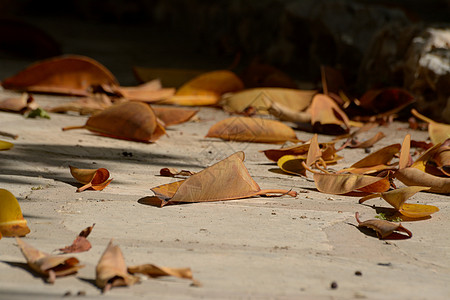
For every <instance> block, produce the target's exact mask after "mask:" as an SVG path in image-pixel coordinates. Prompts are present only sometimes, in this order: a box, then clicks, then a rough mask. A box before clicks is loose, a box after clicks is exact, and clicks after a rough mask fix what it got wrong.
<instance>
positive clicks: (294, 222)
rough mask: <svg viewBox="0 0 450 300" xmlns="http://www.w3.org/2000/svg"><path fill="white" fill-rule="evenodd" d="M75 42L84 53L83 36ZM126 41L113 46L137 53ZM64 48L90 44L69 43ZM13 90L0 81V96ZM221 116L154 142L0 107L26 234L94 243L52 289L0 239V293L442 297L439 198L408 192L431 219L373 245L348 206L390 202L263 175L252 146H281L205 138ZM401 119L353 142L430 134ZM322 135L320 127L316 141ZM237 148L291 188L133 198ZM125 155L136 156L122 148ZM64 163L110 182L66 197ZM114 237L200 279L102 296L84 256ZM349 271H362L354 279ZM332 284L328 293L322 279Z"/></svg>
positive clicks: (445, 204) (6, 71)
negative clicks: (82, 236) (199, 199)
mask: <svg viewBox="0 0 450 300" xmlns="http://www.w3.org/2000/svg"><path fill="white" fill-rule="evenodd" d="M73 32H75V31H73ZM61 36H62V35H61ZM70 38H73V37H72V36H71V35H68V36H67V37H66V39H70ZM92 42H98V41H94V39H92ZM85 45H86V47H92V49H94V46H92V45H91V44H90V43H85ZM127 47H129V48H127ZM127 47H122V48H120V47H119V48H117V49H115V51H118V52H120V51H121V50H123V51H124V53H125V52H126V51H134V50H133V49H134V48H133V49H132V48H131V47H130V46H129V45H127ZM160 48H161V49H162V48H163V47H161V46H160ZM79 49H81V48H79ZM92 49H91V53H93V55H92V56H94V57H96V58H97V57H103V56H104V57H105V60H104V62H105V61H106V62H111V63H112V62H113V61H114V59H113V56H112V55H108V54H105V53H94V52H93V51H92ZM66 50H68V51H67V52H71V53H80V54H87V53H86V52H83V51H81V50H80V51H76V50H77V49H76V48H75V49H74V48H68V49H66ZM88 52H89V51H88ZM104 54H105V55H104ZM142 55H144V54H143V53H142ZM180 60H182V58H180ZM118 62H120V63H123V64H126V65H127V68H128V67H129V65H130V64H132V63H134V62H131V61H127V59H122V60H120V59H119V60H117V61H116V65H114V66H111V69H113V72H114V73H115V74H117V73H120V70H119V68H116V67H117V63H118ZM1 63H2V66H3V68H2V78H4V77H5V76H7V75H8V76H9V75H12V73H14V72H16V71H18V70H19V69H20V68H22V67H23V66H24V65H21V62H17V61H16V62H14V61H10V60H2V61H1ZM106 65H107V66H108V67H110V65H109V64H108V63H106ZM116 70H117V71H116ZM119 77H120V76H119ZM130 81H131V80H130ZM122 82H123V81H122ZM125 82H127V81H126V80H125ZM13 94H14V95H16V94H15V93H12V92H9V91H0V98H1V99H3V98H5V97H7V96H11V95H13ZM36 100H37V102H38V103H39V104H41V106H43V107H47V106H53V105H56V104H59V103H61V102H65V101H70V100H72V99H71V98H70V97H58V96H39V95H38V96H36ZM226 117H227V114H226V113H224V112H222V111H220V110H217V109H213V108H202V109H201V110H200V112H199V118H200V121H198V122H189V123H186V124H181V125H177V126H174V127H172V128H171V129H170V130H168V135H167V136H164V137H162V138H161V139H160V140H158V141H157V142H156V143H154V144H142V143H136V142H130V141H121V140H115V139H110V138H106V137H100V136H97V135H94V134H91V133H90V132H88V131H84V130H80V131H68V132H63V131H61V128H62V127H64V126H71V125H83V124H84V123H85V121H86V119H87V117H83V116H77V115H70V114H68V115H60V114H51V120H45V119H25V118H24V117H23V116H21V115H17V114H11V113H4V112H0V130H2V131H9V132H12V133H15V134H18V135H19V138H18V139H17V140H15V141H13V142H14V143H15V147H14V148H13V149H12V150H9V151H4V152H1V153H0V187H1V188H6V189H8V190H10V191H11V192H12V193H13V194H14V195H15V196H16V197H17V199H18V200H19V203H20V205H21V207H22V211H23V214H24V216H25V218H26V219H27V220H28V224H29V227H30V228H31V233H30V234H29V235H28V236H27V237H26V238H25V240H26V241H27V242H28V243H30V244H31V245H33V246H35V247H37V248H38V249H40V250H42V251H45V252H54V253H56V251H55V249H58V248H61V247H63V246H66V245H69V244H70V243H71V242H72V241H73V239H74V238H75V236H76V235H77V234H78V233H79V232H80V231H81V230H82V229H84V228H85V227H87V226H90V225H92V224H93V223H96V225H95V228H94V230H93V231H92V233H91V235H90V236H89V240H90V241H91V243H92V245H93V247H92V249H91V250H90V251H88V252H85V253H80V254H77V255H76V257H78V258H79V259H80V261H81V262H82V263H83V264H85V265H86V266H85V268H83V269H81V270H80V271H79V273H78V274H77V275H76V276H69V277H65V278H60V279H57V281H56V283H55V284H53V285H49V284H46V283H44V282H43V280H42V279H41V278H39V277H36V276H34V275H33V274H32V273H30V272H29V271H28V270H26V267H24V263H25V259H24V258H23V256H22V254H21V253H20V251H19V249H18V248H17V247H16V245H15V240H14V239H11V238H3V239H2V240H0V299H29V298H33V299H54V298H62V297H63V295H64V294H65V293H66V292H70V293H71V295H72V296H71V297H76V296H75V295H76V294H77V293H78V292H79V291H84V292H85V293H86V296H85V297H84V298H100V297H104V298H108V299H109V298H111V299H125V298H126V299H132V298H147V299H191V298H204V299H260V298H261V299H299V298H303V299H364V298H367V299H448V295H450V286H449V284H448V283H449V282H450V242H449V240H448V236H449V235H450V228H449V226H448V224H449V218H450V203H449V199H448V196H445V195H437V194H429V193H420V194H417V195H415V196H414V197H413V198H412V199H411V200H410V201H412V202H414V203H415V202H418V203H422V204H432V205H435V206H437V207H439V208H440V211H439V212H438V213H436V214H435V215H433V217H432V218H431V219H428V220H423V221H416V222H403V224H404V226H405V227H407V228H408V229H410V230H411V231H412V232H413V234H414V236H413V238H411V239H407V240H390V241H381V240H379V239H378V238H376V237H374V236H373V235H370V234H366V233H365V232H360V230H358V229H357V228H356V227H355V224H356V221H355V218H354V214H355V212H356V211H358V212H360V214H361V218H362V219H363V220H365V219H369V218H373V217H374V216H375V215H376V214H377V211H376V210H375V209H373V208H372V206H371V205H372V203H373V204H375V205H376V206H377V207H387V204H386V203H385V202H383V201H382V200H380V199H378V200H376V199H374V200H372V201H371V202H370V204H369V205H368V206H366V205H359V204H358V203H357V202H358V198H355V197H346V196H334V195H327V194H323V193H319V192H318V191H317V190H316V189H315V186H314V182H312V180H311V178H302V177H297V176H289V175H284V174H279V173H276V172H273V170H272V169H276V165H274V164H271V163H269V161H268V160H267V159H266V158H265V156H264V155H263V154H262V153H260V152H259V150H264V149H268V148H272V147H278V146H273V145H268V144H249V143H234V142H223V141H221V140H216V139H206V138H204V136H205V134H206V133H207V131H208V129H209V127H210V126H211V125H212V124H214V123H215V122H216V121H218V120H222V119H224V118H226ZM407 127H408V126H407V124H404V123H397V122H395V123H393V124H390V125H389V127H380V128H375V129H372V130H371V131H370V132H368V133H366V134H364V135H362V136H361V137H360V138H361V139H365V138H368V137H370V136H372V135H373V134H374V133H375V132H376V131H378V130H380V131H383V132H384V133H385V134H386V136H387V137H386V138H384V139H383V140H381V141H380V142H378V143H377V144H376V145H375V147H374V148H373V150H372V151H374V150H377V149H380V148H381V147H384V146H386V145H389V144H392V143H401V142H402V140H403V137H404V136H405V134H406V133H408V132H409V133H411V135H412V138H413V139H416V140H425V139H426V138H427V136H428V134H427V133H426V132H421V131H412V130H409V129H407ZM297 135H298V137H299V138H300V139H303V140H307V139H309V138H311V136H312V134H310V133H306V132H302V131H297ZM331 139H332V137H329V136H323V135H321V136H319V141H320V142H322V141H328V140H331ZM238 150H243V151H244V152H245V154H246V161H245V164H246V166H247V168H248V169H249V172H250V174H251V175H252V177H253V178H254V179H255V181H256V182H257V183H258V184H259V185H260V186H261V188H283V189H293V190H295V191H297V192H299V195H298V196H297V197H296V198H291V197H289V196H284V197H281V198H262V197H261V198H251V199H242V200H234V201H225V202H215V203H196V204H190V205H174V206H167V207H164V208H156V207H151V206H147V205H143V204H140V203H139V202H138V200H139V199H141V198H143V197H145V196H150V195H152V192H151V191H150V188H152V187H155V186H157V185H160V184H165V183H169V182H172V181H173V180H174V179H171V178H167V177H160V176H158V174H159V170H160V169H161V168H163V167H176V168H178V169H188V170H192V171H199V170H201V169H203V168H205V167H206V166H208V165H211V164H213V163H215V162H217V161H219V160H220V159H222V158H224V157H226V156H228V155H230V154H232V153H233V152H235V151H238ZM123 152H131V153H132V154H133V156H131V157H129V156H127V157H125V156H124V155H123ZM342 155H343V156H344V159H343V160H341V161H340V162H339V164H338V165H335V166H332V168H333V169H336V170H338V169H341V168H343V167H347V166H350V165H351V164H353V163H354V162H356V161H357V160H359V159H360V158H362V157H364V156H365V155H367V154H366V153H364V150H362V149H346V150H343V151H342ZM69 165H74V166H77V167H80V168H99V167H104V168H107V169H108V170H110V172H111V174H112V177H113V178H114V180H113V181H112V183H111V184H110V185H109V186H108V187H107V188H106V189H105V190H103V191H101V192H95V191H85V192H82V193H76V192H75V190H76V188H77V187H78V186H79V185H78V184H77V183H76V181H75V180H74V179H73V178H72V177H71V175H70V172H69V167H68V166H69ZM271 170H272V171H271ZM225 188H227V187H225ZM111 238H114V241H115V243H117V244H118V245H120V247H121V249H122V251H123V253H124V256H125V259H126V262H127V264H129V265H132V264H141V263H154V264H157V265H160V266H169V267H190V268H192V270H193V273H194V276H195V277H196V278H197V279H198V280H199V281H201V282H202V284H203V286H202V287H191V286H190V283H189V282H188V281H185V280H179V279H173V278H162V279H156V280H153V279H152V280H146V281H143V282H142V283H141V284H138V285H135V286H132V287H129V288H114V289H113V290H111V291H110V292H108V293H107V294H106V295H103V296H101V293H100V290H99V289H97V288H96V287H95V286H94V285H93V280H94V279H95V265H96V263H97V261H98V259H99V258H100V255H101V254H102V252H103V251H104V249H105V247H106V245H107V243H108V242H109V240H110V239H111ZM356 271H360V272H361V273H362V276H356V275H355V272H356ZM333 281H335V282H336V283H337V289H331V287H330V285H331V283H332V282H333ZM71 297H67V298H71Z"/></svg>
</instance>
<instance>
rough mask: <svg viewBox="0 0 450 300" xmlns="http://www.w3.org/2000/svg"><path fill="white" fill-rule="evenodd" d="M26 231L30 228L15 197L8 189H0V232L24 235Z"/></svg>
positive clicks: (9, 235)
mask: <svg viewBox="0 0 450 300" xmlns="http://www.w3.org/2000/svg"><path fill="white" fill-rule="evenodd" d="M28 233H30V229H29V228H28V225H27V220H25V219H24V218H23V215H22V209H21V208H20V205H19V202H18V201H17V199H16V197H14V195H13V194H12V193H11V192H10V191H8V190H5V189H0V234H1V235H3V236H5V237H12V236H25V235H27V234H28Z"/></svg>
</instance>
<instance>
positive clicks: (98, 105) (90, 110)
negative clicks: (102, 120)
mask: <svg viewBox="0 0 450 300" xmlns="http://www.w3.org/2000/svg"><path fill="white" fill-rule="evenodd" d="M111 105H112V102H111V99H110V98H109V97H108V96H107V95H106V94H93V95H91V96H89V97H85V98H81V99H77V100H74V101H72V102H69V103H65V104H62V105H58V106H55V107H52V108H50V109H49V111H50V112H55V113H63V112H68V111H74V112H78V113H79V114H80V115H92V114H94V113H97V112H100V111H102V110H104V109H106V108H108V107H110V106H111Z"/></svg>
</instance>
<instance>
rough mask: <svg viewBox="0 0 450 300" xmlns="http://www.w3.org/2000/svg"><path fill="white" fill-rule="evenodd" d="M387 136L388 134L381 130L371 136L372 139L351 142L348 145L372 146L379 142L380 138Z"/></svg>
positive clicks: (352, 146)
mask: <svg viewBox="0 0 450 300" xmlns="http://www.w3.org/2000/svg"><path fill="white" fill-rule="evenodd" d="M385 136H386V135H385V134H384V133H383V132H381V131H379V132H377V133H376V134H375V135H374V136H373V137H371V138H370V139H368V140H365V141H363V142H355V143H350V144H349V145H348V146H347V147H349V148H370V147H372V146H373V145H374V144H375V143H376V142H378V141H379V140H381V139H383V138H384V137H385Z"/></svg>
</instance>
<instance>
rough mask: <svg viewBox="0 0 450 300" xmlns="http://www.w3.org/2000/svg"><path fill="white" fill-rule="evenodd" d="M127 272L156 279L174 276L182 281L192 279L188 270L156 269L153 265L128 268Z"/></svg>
mask: <svg viewBox="0 0 450 300" xmlns="http://www.w3.org/2000/svg"><path fill="white" fill-rule="evenodd" d="M128 272H129V273H131V274H136V273H138V274H144V275H147V276H148V277H152V278H156V277H161V276H174V277H178V278H184V279H191V280H192V279H193V276H192V271H191V269H190V268H179V269H177V268H167V267H158V266H156V265H153V264H144V265H138V266H129V267H128Z"/></svg>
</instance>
